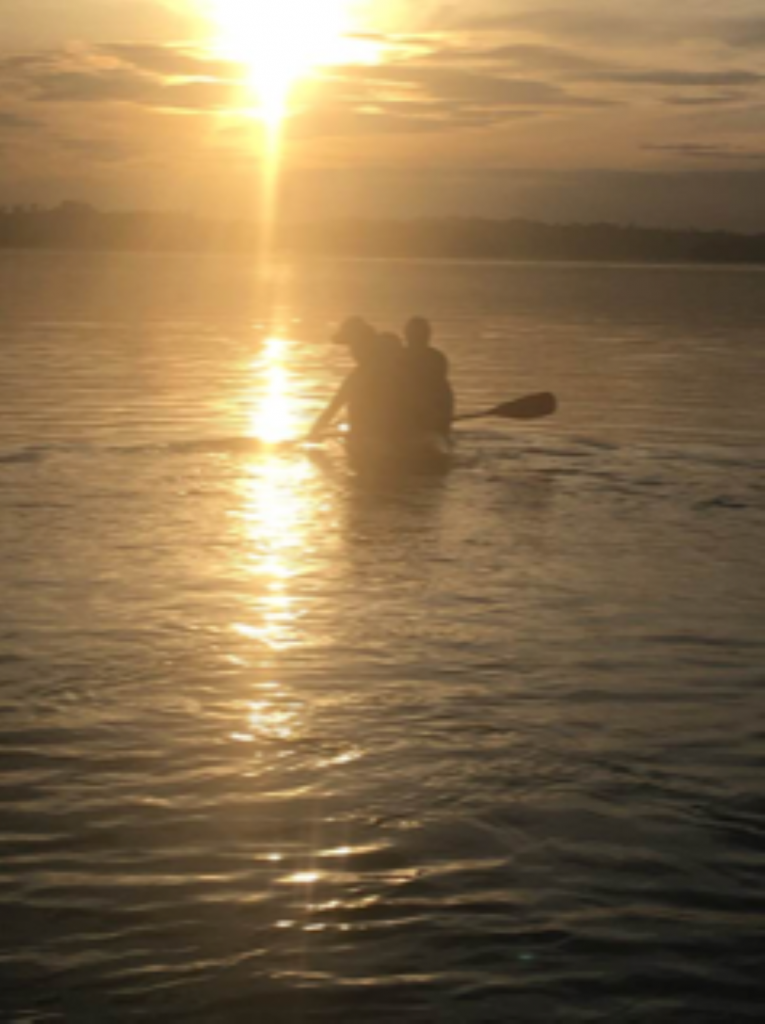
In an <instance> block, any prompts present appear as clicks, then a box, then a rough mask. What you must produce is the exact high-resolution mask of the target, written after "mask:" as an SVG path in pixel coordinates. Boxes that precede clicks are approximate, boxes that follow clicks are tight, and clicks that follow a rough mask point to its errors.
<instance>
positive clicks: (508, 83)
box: [342, 63, 611, 107]
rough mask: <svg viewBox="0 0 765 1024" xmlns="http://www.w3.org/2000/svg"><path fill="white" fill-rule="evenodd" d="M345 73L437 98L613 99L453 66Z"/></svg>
mask: <svg viewBox="0 0 765 1024" xmlns="http://www.w3.org/2000/svg"><path fill="white" fill-rule="evenodd" d="M342 77H344V78H346V79H347V80H350V81H357V82H365V83H374V84H375V85H377V86H378V87H382V86H386V85H390V86H396V87H399V88H405V89H409V90H410V91H411V92H412V93H413V94H416V93H424V94H426V95H429V96H431V97H433V98H434V99H439V100H447V101H450V102H462V103H476V102H480V103H487V104H491V105H498V106H507V107H512V106H523V107H602V106H610V105H611V101H609V100H607V99H603V98H594V97H589V96H577V95H575V94H572V93H569V92H567V91H565V90H564V89H562V88H561V87H560V86H558V85H556V84H554V83H550V82H544V81H539V80H536V79H526V78H506V77H502V76H499V75H490V74H479V73H476V72H472V71H464V70H461V69H455V68H450V67H439V66H436V67H432V66H427V65H422V64H418V63H402V64H394V65H380V66H372V67H365V66H361V65H358V66H351V67H347V68H345V69H343V72H342Z"/></svg>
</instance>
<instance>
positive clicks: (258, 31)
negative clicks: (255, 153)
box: [210, 0, 358, 126]
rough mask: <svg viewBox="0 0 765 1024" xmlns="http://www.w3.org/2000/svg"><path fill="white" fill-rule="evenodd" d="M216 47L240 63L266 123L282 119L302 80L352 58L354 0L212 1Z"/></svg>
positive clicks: (262, 118)
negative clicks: (331, 65)
mask: <svg viewBox="0 0 765 1024" xmlns="http://www.w3.org/2000/svg"><path fill="white" fill-rule="evenodd" d="M210 3H211V18H212V20H213V23H214V25H215V26H216V28H215V33H216V36H217V38H216V43H215V45H216V49H217V50H218V51H219V52H220V53H221V54H222V55H223V56H225V57H226V58H228V59H230V60H234V61H237V62H238V63H240V64H242V65H243V66H244V67H245V68H246V71H247V78H248V81H249V85H250V88H251V90H252V93H253V95H254V98H255V102H256V105H257V115H258V117H259V118H260V119H261V120H262V121H264V122H265V123H266V124H268V125H272V126H276V125H279V124H280V123H281V121H282V120H283V119H284V117H285V116H286V115H287V113H288V111H289V105H290V98H291V95H292V93H293V91H294V89H295V87H296V85H297V84H298V83H299V82H300V81H301V79H303V78H305V77H307V76H309V75H310V74H311V72H312V71H314V70H315V69H316V68H318V67H321V66H326V65H330V64H339V63H342V62H343V61H346V60H349V59H353V52H354V49H355V44H357V43H358V40H354V39H352V38H349V36H348V35H347V33H349V32H350V30H351V28H352V21H353V19H352V8H353V7H354V0H210Z"/></svg>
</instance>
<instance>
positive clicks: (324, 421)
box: [308, 374, 353, 441]
mask: <svg viewBox="0 0 765 1024" xmlns="http://www.w3.org/2000/svg"><path fill="white" fill-rule="evenodd" d="M352 379H353V374H350V376H348V377H346V379H345V380H344V381H343V383H342V384H341V385H340V387H339V388H338V391H337V394H336V395H335V397H334V398H333V399H332V401H331V402H330V403H329V405H328V406H327V408H326V409H325V410H324V412H323V413H322V414H321V416H319V418H318V419H317V420H316V422H315V423H314V425H313V426H312V427H311V430H310V433H309V434H308V439H309V440H310V441H317V440H318V439H319V438H320V437H321V435H322V434H323V433H325V431H327V430H328V429H329V428H330V427H331V426H332V422H333V420H334V419H335V417H336V416H337V415H338V414H339V413H340V412H342V410H343V409H344V408H345V406H346V405H347V404H348V398H349V397H350V390H351V381H352Z"/></svg>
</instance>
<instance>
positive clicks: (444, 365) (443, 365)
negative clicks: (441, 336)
mask: <svg viewBox="0 0 765 1024" xmlns="http://www.w3.org/2000/svg"><path fill="white" fill-rule="evenodd" d="M428 353H429V356H428V361H429V362H430V365H431V366H432V367H433V368H434V369H436V368H437V369H439V370H443V372H444V373H446V372H447V371H448V369H449V360H448V358H447V357H446V355H445V353H443V352H442V351H441V349H440V348H429V349H428Z"/></svg>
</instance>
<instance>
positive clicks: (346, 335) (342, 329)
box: [332, 316, 377, 348]
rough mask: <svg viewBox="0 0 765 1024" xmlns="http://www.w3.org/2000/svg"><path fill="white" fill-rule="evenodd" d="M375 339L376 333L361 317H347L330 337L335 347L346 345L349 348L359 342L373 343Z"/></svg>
mask: <svg viewBox="0 0 765 1024" xmlns="http://www.w3.org/2000/svg"><path fill="white" fill-rule="evenodd" d="M376 337H377V331H376V330H375V329H374V327H372V325H371V324H368V323H367V322H366V320H364V318H363V317H360V316H349V317H348V318H347V319H346V320H343V322H342V323H341V324H340V326H339V327H338V329H337V330H336V331H335V333H334V334H333V335H332V340H333V341H334V343H335V344H336V345H348V346H349V348H351V347H353V346H354V345H356V344H357V343H359V342H360V343H361V344H364V342H365V341H368V342H371V341H374V339H375V338H376Z"/></svg>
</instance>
